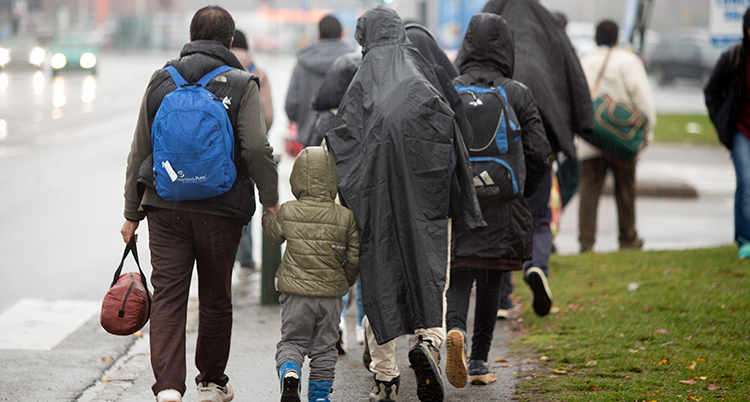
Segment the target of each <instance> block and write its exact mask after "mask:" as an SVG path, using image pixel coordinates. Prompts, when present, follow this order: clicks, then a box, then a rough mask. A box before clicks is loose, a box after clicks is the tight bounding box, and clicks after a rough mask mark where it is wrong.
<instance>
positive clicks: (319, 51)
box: [297, 39, 352, 76]
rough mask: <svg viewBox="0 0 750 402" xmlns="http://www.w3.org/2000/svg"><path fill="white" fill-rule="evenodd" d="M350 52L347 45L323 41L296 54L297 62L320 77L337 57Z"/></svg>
mask: <svg viewBox="0 0 750 402" xmlns="http://www.w3.org/2000/svg"><path fill="white" fill-rule="evenodd" d="M351 51H352V49H351V48H350V47H349V45H347V44H346V43H344V42H341V41H340V40H338V39H324V40H321V41H320V42H317V43H313V44H312V45H310V46H309V47H307V48H305V49H302V50H300V51H299V52H298V53H297V61H298V62H299V63H300V64H301V65H303V66H304V67H305V68H307V69H309V70H312V71H314V72H315V73H317V74H319V75H321V76H322V75H323V74H325V73H326V71H328V69H329V68H330V67H331V64H333V61H334V60H336V58H337V57H339V56H340V55H342V54H344V53H348V52H351Z"/></svg>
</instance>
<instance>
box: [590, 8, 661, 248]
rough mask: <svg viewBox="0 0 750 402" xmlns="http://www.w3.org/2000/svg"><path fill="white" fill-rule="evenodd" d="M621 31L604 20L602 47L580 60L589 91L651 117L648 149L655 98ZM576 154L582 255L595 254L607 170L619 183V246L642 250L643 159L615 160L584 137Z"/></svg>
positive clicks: (598, 32) (599, 36) (599, 42)
mask: <svg viewBox="0 0 750 402" xmlns="http://www.w3.org/2000/svg"><path fill="white" fill-rule="evenodd" d="M618 33H619V27H618V26H617V23H615V22H614V21H612V20H604V21H602V22H600V23H599V24H598V25H597V27H596V43H597V45H599V48H598V49H597V50H596V51H594V52H592V53H590V54H588V55H586V56H584V57H583V58H582V59H581V67H583V72H584V74H585V75H586V80H587V81H588V84H589V88H593V89H595V90H596V91H597V92H596V93H595V94H592V96H598V95H600V94H607V95H609V96H610V97H612V98H614V99H616V100H619V101H621V102H624V103H626V104H628V105H630V106H632V107H634V108H636V109H638V110H639V111H641V112H642V113H644V114H645V115H646V117H647V118H648V125H647V127H646V133H645V140H644V142H643V147H645V146H646V144H647V143H648V142H650V141H651V140H652V139H653V131H654V127H655V126H656V110H655V108H654V100H653V96H652V94H651V88H650V86H649V83H648V77H647V75H646V69H645V68H644V66H643V62H642V61H641V59H640V58H639V57H638V56H636V55H635V54H634V53H633V52H632V51H630V50H628V49H624V48H620V47H618V46H617V36H618ZM605 60H606V65H605V64H604V63H605ZM602 68H604V69H603V73H602V74H601V79H600V80H599V82H598V86H597V85H595V84H596V80H597V77H598V76H599V74H600V72H601V71H602ZM595 87H596V88H595ZM642 151H643V148H641V152H642ZM577 153H578V159H579V160H580V161H581V179H580V182H579V189H580V197H581V200H580V204H579V211H578V217H579V218H578V219H579V221H578V222H579V223H578V225H579V237H578V240H579V242H580V244H581V251H582V252H585V251H590V250H591V249H592V247H593V246H594V242H595V241H596V215H597V208H598V206H599V197H600V196H601V192H602V187H603V185H604V179H605V177H606V176H607V172H608V171H610V172H612V174H613V176H614V182H615V200H616V202H617V214H618V224H619V242H620V248H621V249H628V248H635V249H640V248H642V247H643V239H641V238H640V237H639V236H638V232H637V230H636V224H635V219H636V218H635V196H636V193H635V192H636V190H635V171H636V164H637V160H638V158H636V159H635V160H634V161H632V162H623V161H620V160H616V159H614V158H612V157H610V156H607V155H605V154H603V153H602V152H601V151H600V150H599V149H598V148H596V147H594V146H593V145H591V144H589V143H588V142H586V140H583V139H581V138H580V137H579V143H578V149H577Z"/></svg>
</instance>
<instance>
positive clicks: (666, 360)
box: [659, 357, 669, 365]
mask: <svg viewBox="0 0 750 402" xmlns="http://www.w3.org/2000/svg"><path fill="white" fill-rule="evenodd" d="M667 363H669V358H668V357H665V358H663V359H661V362H659V364H660V365H661V364H667Z"/></svg>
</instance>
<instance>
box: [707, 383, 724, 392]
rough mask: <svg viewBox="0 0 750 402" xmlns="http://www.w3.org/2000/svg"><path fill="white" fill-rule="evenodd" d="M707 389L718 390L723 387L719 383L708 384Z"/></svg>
mask: <svg viewBox="0 0 750 402" xmlns="http://www.w3.org/2000/svg"><path fill="white" fill-rule="evenodd" d="M706 389H707V390H709V391H718V390H720V389H721V387H720V386H719V384H708V386H707V387H706Z"/></svg>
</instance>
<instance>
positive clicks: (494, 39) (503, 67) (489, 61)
mask: <svg viewBox="0 0 750 402" xmlns="http://www.w3.org/2000/svg"><path fill="white" fill-rule="evenodd" d="M456 66H458V70H459V72H460V73H461V74H466V73H469V72H473V73H479V74H480V75H482V76H484V75H493V74H494V75H497V74H498V73H500V74H502V75H503V76H504V77H507V78H513V70H514V68H515V46H514V44H513V31H512V30H511V28H510V26H509V25H508V23H507V22H506V21H505V18H503V17H501V16H499V15H497V14H490V13H479V14H476V15H475V16H473V17H471V21H470V22H469V28H468V29H467V30H466V36H464V41H463V42H462V43H461V49H460V50H459V52H458V56H457V57H456ZM484 78H486V79H488V80H489V79H492V78H494V77H490V76H487V77H484Z"/></svg>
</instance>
